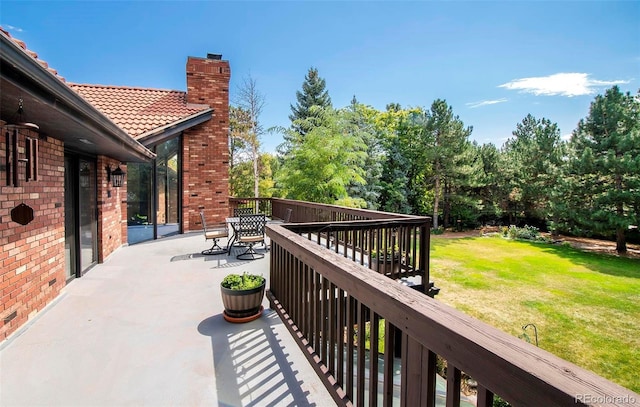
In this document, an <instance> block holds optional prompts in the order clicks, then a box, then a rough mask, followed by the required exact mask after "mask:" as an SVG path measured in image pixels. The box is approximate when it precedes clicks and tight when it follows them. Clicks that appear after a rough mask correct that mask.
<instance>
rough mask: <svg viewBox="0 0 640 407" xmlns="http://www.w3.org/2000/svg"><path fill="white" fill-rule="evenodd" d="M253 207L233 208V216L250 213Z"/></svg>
mask: <svg viewBox="0 0 640 407" xmlns="http://www.w3.org/2000/svg"><path fill="white" fill-rule="evenodd" d="M252 213H253V208H233V216H234V217H236V218H237V217H238V216H240V215H251V214H252Z"/></svg>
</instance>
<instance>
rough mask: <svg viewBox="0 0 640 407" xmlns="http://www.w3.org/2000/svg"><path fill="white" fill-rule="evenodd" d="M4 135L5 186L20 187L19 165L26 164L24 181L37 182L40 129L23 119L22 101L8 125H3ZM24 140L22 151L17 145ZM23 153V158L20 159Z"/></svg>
mask: <svg viewBox="0 0 640 407" xmlns="http://www.w3.org/2000/svg"><path fill="white" fill-rule="evenodd" d="M2 124H3V126H2V127H3V128H4V130H6V133H5V148H6V151H5V168H6V169H5V172H6V177H7V186H12V187H17V186H20V181H19V178H18V173H19V172H20V170H19V166H18V164H19V163H26V170H25V172H24V174H25V180H26V181H37V180H38V132H39V130H40V127H38V125H37V124H34V123H30V122H28V121H27V120H26V119H25V114H24V106H23V101H22V99H20V100H19V101H18V110H17V111H16V113H15V114H14V116H13V118H12V119H11V121H10V122H9V123H6V124H5V123H4V122H2ZM22 140H24V150H22V148H21V147H19V145H20V144H21V143H22ZM22 151H24V157H20V155H21V154H22Z"/></svg>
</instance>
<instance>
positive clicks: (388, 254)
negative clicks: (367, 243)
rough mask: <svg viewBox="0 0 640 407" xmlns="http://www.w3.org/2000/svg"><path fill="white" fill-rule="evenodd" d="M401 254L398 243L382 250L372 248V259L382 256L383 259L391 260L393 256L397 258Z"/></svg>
mask: <svg viewBox="0 0 640 407" xmlns="http://www.w3.org/2000/svg"><path fill="white" fill-rule="evenodd" d="M399 256H400V249H399V248H398V245H395V246H393V247H387V249H386V250H384V249H382V250H377V249H372V250H371V258H372V259H378V258H380V260H381V261H382V260H383V259H386V260H391V258H392V257H394V258H396V259H397V258H398V257H399Z"/></svg>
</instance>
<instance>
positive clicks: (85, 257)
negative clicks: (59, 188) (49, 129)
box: [64, 155, 98, 280]
mask: <svg viewBox="0 0 640 407" xmlns="http://www.w3.org/2000/svg"><path fill="white" fill-rule="evenodd" d="M64 169H65V178H64V182H65V188H64V190H65V192H64V201H65V205H64V208H65V217H64V220H65V269H66V277H67V280H71V279H73V278H75V277H80V276H81V275H82V274H84V273H85V272H86V271H87V270H88V269H89V268H90V267H91V266H93V265H94V264H96V262H97V259H98V219H97V216H98V214H97V189H96V163H95V161H93V160H89V159H84V158H80V157H75V156H72V155H67V156H65V159H64Z"/></svg>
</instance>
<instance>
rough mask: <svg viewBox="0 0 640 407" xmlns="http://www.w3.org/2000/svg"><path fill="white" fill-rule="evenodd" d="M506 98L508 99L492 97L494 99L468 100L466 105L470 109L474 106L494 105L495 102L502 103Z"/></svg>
mask: <svg viewBox="0 0 640 407" xmlns="http://www.w3.org/2000/svg"><path fill="white" fill-rule="evenodd" d="M507 100H508V99H507V98H501V99H494V100H481V101H480V102H469V103H466V105H467V106H469V108H470V109H475V108H476V107H482V106H489V105H495V104H497V103H503V102H506V101H507Z"/></svg>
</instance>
